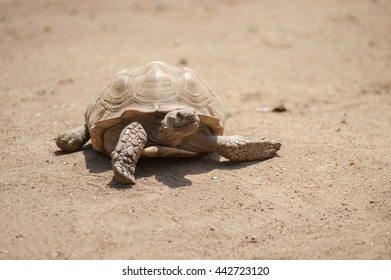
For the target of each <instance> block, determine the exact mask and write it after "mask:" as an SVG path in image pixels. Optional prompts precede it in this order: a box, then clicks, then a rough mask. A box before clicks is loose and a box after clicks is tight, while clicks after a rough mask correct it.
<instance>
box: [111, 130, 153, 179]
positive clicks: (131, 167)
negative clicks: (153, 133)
mask: <svg viewBox="0 0 391 280" xmlns="http://www.w3.org/2000/svg"><path fill="white" fill-rule="evenodd" d="M146 142H147V134H146V132H145V130H144V128H143V127H142V126H141V125H140V124H139V123H138V122H133V123H131V124H129V125H128V126H126V127H125V128H124V129H123V130H122V132H121V135H120V137H119V140H118V143H117V146H116V147H115V149H114V151H113V152H112V153H111V164H112V165H113V171H114V178H115V179H116V180H117V181H118V182H119V183H121V184H131V185H134V184H135V183H136V180H135V179H134V172H135V170H136V164H137V161H138V159H139V157H140V155H141V153H142V151H143V149H144V145H145V143H146Z"/></svg>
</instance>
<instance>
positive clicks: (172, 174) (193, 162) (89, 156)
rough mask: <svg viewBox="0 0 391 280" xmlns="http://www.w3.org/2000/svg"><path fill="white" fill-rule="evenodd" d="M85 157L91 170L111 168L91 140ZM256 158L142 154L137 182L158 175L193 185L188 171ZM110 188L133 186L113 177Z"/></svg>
mask: <svg viewBox="0 0 391 280" xmlns="http://www.w3.org/2000/svg"><path fill="white" fill-rule="evenodd" d="M82 152H83V155H84V157H85V161H86V167H87V169H88V170H89V171H90V172H91V173H102V172H106V171H109V170H111V169H112V167H111V162H110V158H109V157H108V156H107V155H104V154H101V153H98V152H96V151H94V150H93V149H92V146H91V144H88V145H86V146H85V147H83V149H82ZM251 164H254V162H230V161H219V156H218V155H216V154H211V155H206V156H203V157H199V158H140V159H139V161H138V163H137V169H136V174H135V179H136V182H137V180H140V179H142V178H150V177H155V179H156V180H157V181H158V182H160V183H162V184H164V185H166V186H168V187H170V188H180V187H186V186H191V185H192V181H191V180H189V179H187V178H186V176H187V175H197V174H203V173H208V172H210V171H212V170H216V169H218V170H234V169H235V170H236V169H240V168H244V167H246V166H248V165H251ZM109 186H110V187H111V188H116V189H124V188H130V186H129V185H123V184H119V183H117V182H116V181H115V179H114V177H113V178H112V181H111V182H110V183H109Z"/></svg>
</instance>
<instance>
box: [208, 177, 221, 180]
mask: <svg viewBox="0 0 391 280" xmlns="http://www.w3.org/2000/svg"><path fill="white" fill-rule="evenodd" d="M210 178H211V179H212V180H216V179H218V178H219V177H217V176H212V177H210Z"/></svg>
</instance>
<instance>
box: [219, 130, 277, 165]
mask: <svg viewBox="0 0 391 280" xmlns="http://www.w3.org/2000/svg"><path fill="white" fill-rule="evenodd" d="M280 147H281V144H280V143H278V142H277V141H274V140H267V139H264V140H260V141H252V140H249V139H246V138H244V137H242V136H217V138H216V142H215V151H216V152H217V153H218V154H220V155H221V156H223V157H225V158H227V159H229V160H231V161H250V160H263V159H267V158H271V157H273V156H275V155H276V152H277V151H278V150H279V149H280Z"/></svg>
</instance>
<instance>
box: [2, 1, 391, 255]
mask: <svg viewBox="0 0 391 280" xmlns="http://www.w3.org/2000/svg"><path fill="white" fill-rule="evenodd" d="M390 14H391V1H386V0H384V1H382V0H377V1H375V0H373V1H370V0H355V1H353V0H352V1H345V0H327V1H326V0H324V1H321V0H316V1H314V0H308V1H306V0H294V1H283V0H276V1H255V0H253V1H251V0H241V1H239V0H237V1H235V0H217V1H207V0H204V1H156V0H153V1H141V0H138V1H125V0H117V1H103V0H102V1H92V0H83V1H73V0H63V1H48V0H46V1H28V0H23V1H22V0H0V34H1V37H0V38H1V39H0V56H1V64H0V70H1V71H0V100H1V111H0V150H1V161H0V258H1V259H390V258H391V235H390V232H391V222H390V221H391V181H390V180H391V176H390V174H391V170H390V164H391V147H390V141H391V140H390V139H391V17H390ZM153 60H161V61H165V62H167V63H170V64H175V65H186V66H188V67H191V68H194V69H195V70H196V71H197V72H198V73H199V74H200V75H201V76H202V77H203V78H204V79H205V80H206V81H207V82H208V83H209V84H210V85H211V87H212V88H213V89H214V90H215V91H216V93H217V94H218V96H219V97H220V100H221V102H222V104H223V106H224V108H225V110H226V115H227V122H226V134H242V135H246V136H248V137H253V138H256V137H261V136H265V137H267V138H271V139H275V140H278V141H280V142H281V143H282V149H281V150H280V151H279V155H278V157H275V158H272V159H270V160H266V161H262V162H248V163H230V162H228V161H225V160H223V159H218V158H216V156H214V155H211V156H205V157H202V158H198V159H149V160H147V159H143V160H140V162H139V164H138V168H137V172H136V180H137V184H136V185H135V186H133V187H131V188H124V187H121V186H120V185H118V184H116V183H115V181H114V180H113V173H112V170H111V165H110V159H109V158H108V157H107V156H105V155H103V154H99V153H97V152H95V151H93V150H92V148H91V145H90V144H87V145H86V147H85V148H84V149H83V150H82V151H80V152H76V153H72V154H64V153H61V152H59V150H58V148H57V147H56V145H55V143H54V141H53V135H56V134H57V133H60V132H63V131H65V130H67V129H69V128H73V127H75V126H77V125H80V124H82V123H83V121H84V111H85V109H86V107H87V105H88V103H89V102H90V101H91V99H92V98H93V97H94V96H95V95H96V94H98V93H99V92H101V91H102V90H103V89H104V88H105V86H106V84H107V83H108V82H109V80H110V79H111V77H112V76H113V75H114V74H115V73H116V72H117V71H119V70H121V69H124V68H133V67H138V66H141V65H143V64H145V63H147V62H149V61H153ZM279 105H284V106H285V108H286V109H287V110H286V111H285V112H263V107H270V108H274V107H275V106H279Z"/></svg>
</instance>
